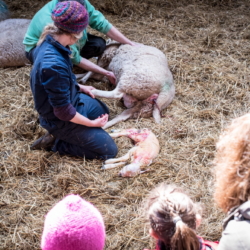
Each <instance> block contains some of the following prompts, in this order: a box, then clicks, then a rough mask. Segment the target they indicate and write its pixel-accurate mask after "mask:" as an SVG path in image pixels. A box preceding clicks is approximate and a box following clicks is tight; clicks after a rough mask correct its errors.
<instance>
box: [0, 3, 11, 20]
mask: <svg viewBox="0 0 250 250" xmlns="http://www.w3.org/2000/svg"><path fill="white" fill-rule="evenodd" d="M9 17H10V12H9V9H8V7H7V5H6V3H5V2H4V1H2V0H0V22H1V21H3V20H5V19H7V18H9Z"/></svg>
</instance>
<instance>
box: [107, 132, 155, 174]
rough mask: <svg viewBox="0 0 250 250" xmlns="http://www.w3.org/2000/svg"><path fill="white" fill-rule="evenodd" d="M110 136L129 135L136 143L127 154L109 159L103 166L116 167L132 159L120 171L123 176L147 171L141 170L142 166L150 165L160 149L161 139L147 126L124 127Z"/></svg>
mask: <svg viewBox="0 0 250 250" xmlns="http://www.w3.org/2000/svg"><path fill="white" fill-rule="evenodd" d="M110 136H111V137H112V138H116V137H119V136H127V137H129V138H130V139H132V140H133V141H134V142H135V143H136V144H135V146H134V147H133V148H132V149H130V150H129V151H128V153H127V154H126V155H124V156H122V157H120V158H114V159H108V160H106V161H105V163H104V165H103V166H102V169H110V168H115V167H118V166H124V165H125V164H126V162H127V161H129V160H130V161H131V163H130V164H129V165H126V166H125V167H123V169H122V170H121V171H120V173H119V176H122V177H133V176H136V175H138V174H141V173H144V172H146V171H147V170H144V171H141V167H146V166H149V165H150V164H151V163H152V162H153V160H154V159H155V158H156V157H157V155H158V153H159V151H160V145H159V141H158V139H157V138H156V136H155V134H154V133H152V132H151V131H150V130H149V129H146V128H144V129H135V128H131V129H124V130H122V131H120V132H119V131H117V132H116V133H111V134H110Z"/></svg>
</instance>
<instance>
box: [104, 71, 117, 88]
mask: <svg viewBox="0 0 250 250" xmlns="http://www.w3.org/2000/svg"><path fill="white" fill-rule="evenodd" d="M105 76H106V77H108V79H109V81H110V82H111V83H112V84H114V85H116V77H115V75H114V73H113V72H112V71H107V72H106V74H105Z"/></svg>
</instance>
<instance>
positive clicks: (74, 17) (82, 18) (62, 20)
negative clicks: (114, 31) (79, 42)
mask: <svg viewBox="0 0 250 250" xmlns="http://www.w3.org/2000/svg"><path fill="white" fill-rule="evenodd" d="M51 18H52V20H53V21H54V23H55V25H56V26H57V27H58V28H59V29H62V30H65V31H67V32H69V33H75V34H77V33H80V32H81V31H83V30H84V29H85V28H86V27H87V26H88V23H89V14H88V11H87V10H86V8H85V7H84V6H83V5H82V4H80V3H78V2H76V1H64V2H59V3H57V5H56V7H55V9H54V10H53V11H52V14H51Z"/></svg>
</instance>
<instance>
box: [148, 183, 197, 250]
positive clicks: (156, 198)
mask: <svg viewBox="0 0 250 250" xmlns="http://www.w3.org/2000/svg"><path fill="white" fill-rule="evenodd" d="M145 207H146V217H147V219H148V220H149V223H150V226H151V228H152V230H153V232H154V233H155V234H156V235H157V237H158V238H159V240H160V241H161V242H163V243H164V245H165V246H170V248H171V249H173V250H198V249H199V240H198V238H197V236H196V233H195V231H194V230H195V229H196V216H197V215H198V214H200V213H201V207H200V206H199V205H197V204H195V203H194V202H193V201H192V200H191V199H190V197H189V196H188V195H186V194H185V193H184V192H183V190H182V189H181V188H178V187H175V186H172V185H167V184H165V183H163V184H161V185H159V186H158V187H156V188H155V189H153V190H152V191H151V192H150V193H149V195H148V199H147V201H146V204H145Z"/></svg>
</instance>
